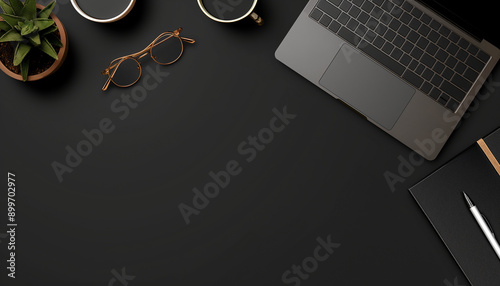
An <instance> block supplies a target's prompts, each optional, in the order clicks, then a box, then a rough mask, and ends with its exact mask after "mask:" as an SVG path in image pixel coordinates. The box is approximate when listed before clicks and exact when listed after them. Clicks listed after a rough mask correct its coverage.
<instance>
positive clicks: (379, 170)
mask: <svg viewBox="0 0 500 286" xmlns="http://www.w3.org/2000/svg"><path fill="white" fill-rule="evenodd" d="M306 2H307V1H306V0H300V1H278V0H268V1H260V2H259V4H258V10H257V11H258V12H259V13H260V14H261V15H262V17H263V18H264V20H265V21H266V23H265V26H263V27H257V26H256V25H255V24H253V23H251V22H250V21H245V22H241V23H238V24H233V25H225V24H220V23H216V22H213V21H211V20H210V19H208V18H207V17H205V16H204V15H203V14H202V12H201V11H200V9H199V8H198V6H197V3H196V1H194V0H192V1H153V0H139V1H138V2H137V4H136V7H135V8H134V10H133V12H132V13H131V14H130V15H129V16H128V17H127V18H125V19H124V20H122V21H120V22H118V23H114V24H108V25H103V24H96V23H92V22H89V21H87V20H85V19H83V18H82V17H80V16H79V15H78V14H77V13H76V12H75V11H74V10H73V8H72V7H71V4H69V1H68V0H66V1H64V0H61V1H59V4H58V5H59V7H58V9H57V10H56V11H57V15H58V16H59V18H60V19H61V20H62V21H63V23H64V24H65V26H66V28H67V30H68V32H69V39H70V52H69V55H68V58H67V60H66V62H65V64H64V66H63V68H62V69H61V70H59V71H58V72H57V74H55V75H53V76H52V77H50V78H48V79H46V80H44V81H41V82H37V83H20V82H17V81H14V80H11V79H10V78H8V77H6V76H4V75H3V74H2V75H0V124H1V125H0V126H1V134H2V137H1V141H0V147H1V149H0V152H1V153H0V158H1V161H0V162H1V172H2V173H3V174H4V175H5V174H6V173H7V171H14V172H15V173H16V174H17V177H16V178H17V197H16V198H17V202H18V205H17V222H18V224H19V226H18V229H17V248H18V250H17V252H16V253H17V259H18V263H17V273H16V274H17V277H18V278H17V279H16V280H12V279H7V277H6V269H5V265H6V263H5V260H6V255H7V251H6V246H7V244H6V242H7V241H6V240H5V239H1V240H2V242H1V243H0V249H1V250H0V253H1V257H2V259H1V261H0V274H1V276H0V281H1V283H0V284H1V285H23V286H24V285H54V286H58V285H75V286H76V285H86V286H88V285H103V286H104V285H108V284H109V282H110V280H111V279H112V278H113V274H112V273H111V271H112V270H113V269H116V270H117V271H118V272H121V269H122V268H123V267H125V268H126V273H127V274H128V275H133V276H136V277H135V279H134V280H132V281H129V283H128V285H130V286H134V285H190V286H191V285H193V286H195V285H284V283H283V282H282V280H281V276H282V274H283V273H284V272H285V271H286V270H288V269H290V268H291V267H292V265H293V264H301V262H302V260H303V259H304V258H306V257H309V256H311V255H312V254H313V250H314V248H315V247H316V245H317V242H316V239H317V238H318V237H322V238H324V239H326V237H327V236H328V235H331V237H332V240H333V241H335V242H338V243H340V244H341V246H340V248H338V249H337V250H336V251H335V252H334V253H333V255H332V256H331V257H330V258H329V259H328V260H326V261H324V262H320V264H319V267H318V269H317V271H316V272H314V273H312V274H311V275H310V277H309V279H307V280H305V281H303V283H301V285H447V282H448V283H451V285H453V283H454V279H455V278H456V279H457V281H458V282H459V284H458V285H467V283H466V279H465V277H464V276H463V274H462V273H461V271H460V269H459V267H458V266H457V265H456V263H455V262H454V260H453V259H452V257H451V255H450V254H449V252H448V251H447V250H446V248H445V246H444V244H443V243H442V242H441V240H440V239H439V237H438V235H437V234H436V233H435V231H434V230H433V228H432V226H431V225H430V223H429V222H428V221H427V219H426V218H425V216H424V214H423V213H422V212H421V211H420V209H419V207H418V206H417V204H416V203H415V202H414V200H413V198H412V196H411V195H410V193H409V192H408V191H407V189H408V188H409V187H410V186H412V185H413V184H415V183H417V182H418V181H419V180H420V179H422V178H424V177H425V176H426V175H428V174H430V173H431V172H432V171H434V170H435V169H437V168H438V167H439V166H441V165H442V164H444V163H445V162H447V161H448V160H449V159H451V158H452V157H454V156H455V155H457V154H458V153H459V152H460V151H461V150H464V149H465V148H466V147H468V146H469V145H471V144H472V143H473V142H475V140H476V139H478V138H480V137H482V136H484V135H486V134H488V133H490V132H491V131H493V130H494V129H496V128H497V127H498V126H500V116H499V115H498V114H499V112H498V110H499V106H500V98H499V93H500V91H498V88H497V90H496V91H494V92H493V93H492V94H491V96H489V97H488V98H487V99H486V100H483V101H478V102H476V104H475V105H474V106H473V107H474V108H473V111H472V112H471V113H470V118H467V119H465V120H464V121H463V124H462V125H461V126H460V128H459V129H458V130H457V131H456V132H455V133H454V134H453V136H452V138H451V141H450V142H449V143H448V144H447V146H446V147H445V149H444V150H443V152H442V153H441V155H440V156H439V157H438V159H437V160H435V161H433V162H426V163H425V164H423V165H421V166H419V167H417V168H416V169H415V171H414V172H413V173H412V174H411V175H410V176H409V177H408V178H407V179H405V181H404V182H403V183H398V184H397V185H396V190H395V191H394V192H392V191H391V189H390V188H389V186H388V184H387V183H386V181H385V179H384V176H383V174H384V172H386V171H390V172H393V173H397V172H398V171H397V169H398V164H399V160H398V157H399V156H402V157H400V158H409V156H410V154H411V153H412V152H411V150H409V149H407V148H406V147H405V146H403V145H402V144H400V143H398V142H397V141H396V140H394V139H393V138H391V137H390V136H388V135H386V134H385V133H384V132H382V131H381V130H379V129H377V128H375V127H373V125H372V124H371V123H369V122H368V121H366V120H365V119H364V118H362V117H360V116H359V115H357V114H356V113H355V112H353V111H352V110H350V109H349V108H347V107H346V106H344V105H342V104H341V103H339V102H338V101H335V100H334V99H332V98H331V97H330V96H328V95H327V94H325V93H324V92H322V91H321V90H320V89H318V88H316V87H315V86H314V85H312V84H310V83H309V82H307V81H306V80H304V79H303V78H301V77H300V76H298V75H297V74H295V73H294V72H293V71H291V70H289V69H288V68H287V67H285V66H284V65H282V64H281V63H280V62H278V61H277V60H275V58H274V51H275V50H276V48H277V47H278V45H279V43H280V41H281V40H282V39H283V37H284V36H285V34H286V33H287V32H288V30H289V28H290V27H291V25H292V24H293V22H294V20H295V19H296V17H297V16H298V14H299V13H300V11H301V10H302V8H303V7H304V6H305V4H306ZM178 27H183V28H184V31H183V32H182V35H183V36H186V37H191V38H194V39H196V41H197V42H196V44H194V45H190V46H188V47H186V50H185V54H184V56H183V57H182V59H181V60H180V61H179V62H178V63H176V64H174V65H172V66H169V67H164V68H163V69H162V71H165V72H169V73H170V76H169V77H168V78H166V79H165V80H164V82H162V83H161V84H160V86H159V87H158V88H157V89H155V90H153V91H151V92H150V93H149V94H148V97H147V99H146V100H145V101H143V102H141V103H140V104H139V106H138V107H137V108H136V109H134V110H132V111H131V113H130V116H129V117H128V118H126V119H125V120H123V121H122V120H120V119H118V115H117V114H115V113H113V112H112V111H111V109H110V106H111V103H112V101H113V100H115V99H117V98H119V97H120V95H121V94H122V93H130V89H118V88H115V87H111V88H110V90H109V91H108V92H105V93H104V92H101V91H100V88H101V86H102V84H103V82H104V79H105V78H104V77H103V76H101V75H100V71H101V70H102V69H103V68H105V67H106V66H107V64H108V62H109V61H110V60H112V59H114V58H115V57H118V56H121V55H125V54H129V53H132V52H135V51H138V50H140V49H142V48H143V47H144V46H145V45H147V44H148V43H149V42H151V41H152V40H153V39H154V38H155V37H156V36H157V35H158V34H160V33H161V32H163V31H166V30H173V29H176V28H178ZM143 66H144V67H147V66H150V67H152V68H156V67H155V65H154V64H153V62H152V61H151V60H144V61H143ZM495 73H496V75H494V76H493V77H494V78H496V80H497V81H499V80H500V79H499V75H498V69H496V70H495ZM483 94H486V91H483ZM284 106H286V107H287V110H288V112H289V113H293V114H296V115H297V117H296V118H295V119H294V120H292V122H291V123H290V125H289V126H287V127H286V129H285V130H284V131H283V132H281V133H279V134H276V136H275V139H274V140H273V142H272V143H270V144H269V145H268V146H267V147H266V149H265V150H263V151H262V152H260V153H259V154H258V156H257V157H256V159H255V160H254V161H252V162H251V163H247V162H245V160H244V159H245V157H243V156H241V155H240V154H238V151H237V146H238V145H239V144H240V142H242V141H244V140H245V139H246V138H247V137H248V136H250V135H256V134H257V132H258V131H259V130H261V129H262V128H264V127H268V125H269V120H270V119H271V118H272V117H273V116H274V115H273V113H272V109H273V108H277V109H279V110H282V109H283V107H284ZM467 117H468V116H467ZM102 118H110V119H111V120H112V121H113V123H114V124H115V126H116V130H115V131H114V132H113V133H111V134H108V135H105V138H104V141H103V143H102V144H101V145H100V146H98V147H96V148H95V149H94V150H93V152H92V153H91V155H90V156H88V157H86V158H84V160H83V162H82V163H81V164H80V165H79V166H78V167H77V168H75V170H74V171H73V173H71V174H66V175H65V176H64V181H63V182H62V183H59V182H58V180H57V178H56V176H55V174H54V171H53V170H52V167H51V163H52V162H53V161H58V162H61V163H63V161H64V157H65V155H66V151H65V147H66V146H67V145H69V146H72V147H75V146H76V144H77V143H78V142H79V141H80V140H82V139H84V137H83V135H82V133H81V131H82V130H83V129H87V130H90V129H93V128H97V127H98V124H99V121H100V120H101V119H102ZM230 160H237V161H238V162H240V163H241V166H242V168H243V171H242V173H241V174H240V175H238V176H236V177H233V178H232V180H231V183H230V185H229V186H228V187H227V188H226V189H224V190H222V191H221V193H220V195H219V196H218V197H217V198H215V199H212V200H211V202H210V204H209V205H208V207H207V208H206V209H204V210H202V211H201V213H200V214H199V215H198V216H192V217H191V223H190V224H189V225H186V224H185V222H184V220H183V218H182V216H181V215H180V212H179V210H178V205H179V204H180V203H190V202H191V200H192V197H193V193H192V191H191V190H192V188H194V187H197V188H201V187H203V185H205V184H206V183H207V182H209V181H210V180H211V179H210V177H209V176H208V173H209V172H210V171H215V172H216V171H219V170H222V169H223V168H224V167H225V164H226V163H227V162H228V161H230ZM3 190H4V191H2V192H0V194H1V195H0V203H1V206H2V207H1V210H2V211H1V222H2V223H1V224H0V233H5V230H6V226H5V224H6V219H7V215H6V198H7V186H6V181H5V184H4V187H3ZM114 285H122V284H120V283H119V282H116V283H115V284H114ZM291 285H293V284H291ZM447 286H448V285H447Z"/></svg>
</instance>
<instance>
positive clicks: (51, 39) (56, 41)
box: [45, 34, 63, 48]
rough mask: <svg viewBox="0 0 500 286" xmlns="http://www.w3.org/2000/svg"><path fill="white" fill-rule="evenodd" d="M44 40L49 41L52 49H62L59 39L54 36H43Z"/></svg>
mask: <svg viewBox="0 0 500 286" xmlns="http://www.w3.org/2000/svg"><path fill="white" fill-rule="evenodd" d="M45 38H46V39H47V40H48V41H49V43H50V44H51V45H52V46H53V47H59V48H62V47H63V44H62V43H61V39H60V38H59V36H57V35H55V34H50V35H47V36H45Z"/></svg>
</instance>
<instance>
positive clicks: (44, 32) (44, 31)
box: [42, 25, 57, 36]
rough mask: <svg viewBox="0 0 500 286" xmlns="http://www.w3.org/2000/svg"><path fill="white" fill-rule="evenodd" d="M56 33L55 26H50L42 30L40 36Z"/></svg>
mask: <svg viewBox="0 0 500 286" xmlns="http://www.w3.org/2000/svg"><path fill="white" fill-rule="evenodd" d="M55 31H57V26H56V25H54V26H51V27H50V28H47V29H44V30H43V33H42V35H44V36H46V35H48V34H51V33H53V32H55Z"/></svg>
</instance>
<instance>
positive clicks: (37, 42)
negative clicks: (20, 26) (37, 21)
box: [28, 34, 42, 47]
mask: <svg viewBox="0 0 500 286" xmlns="http://www.w3.org/2000/svg"><path fill="white" fill-rule="evenodd" d="M28 39H29V41H30V43H31V44H32V45H33V46H35V47H38V46H40V44H41V43H42V42H41V40H40V35H39V34H36V35H33V36H31V37H29V38H28Z"/></svg>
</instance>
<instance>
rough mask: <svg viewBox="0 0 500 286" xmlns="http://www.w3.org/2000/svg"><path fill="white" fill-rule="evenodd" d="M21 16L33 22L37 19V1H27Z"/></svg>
mask: <svg viewBox="0 0 500 286" xmlns="http://www.w3.org/2000/svg"><path fill="white" fill-rule="evenodd" d="M21 16H22V17H25V18H26V19H28V20H33V19H35V18H36V0H26V1H25V2H24V7H23V10H22V11H21Z"/></svg>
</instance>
